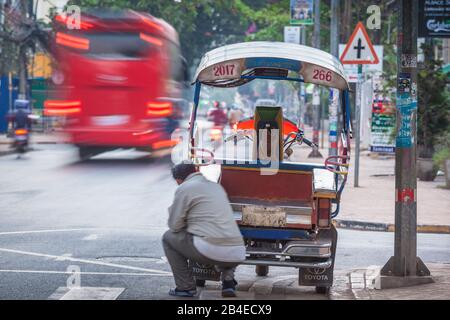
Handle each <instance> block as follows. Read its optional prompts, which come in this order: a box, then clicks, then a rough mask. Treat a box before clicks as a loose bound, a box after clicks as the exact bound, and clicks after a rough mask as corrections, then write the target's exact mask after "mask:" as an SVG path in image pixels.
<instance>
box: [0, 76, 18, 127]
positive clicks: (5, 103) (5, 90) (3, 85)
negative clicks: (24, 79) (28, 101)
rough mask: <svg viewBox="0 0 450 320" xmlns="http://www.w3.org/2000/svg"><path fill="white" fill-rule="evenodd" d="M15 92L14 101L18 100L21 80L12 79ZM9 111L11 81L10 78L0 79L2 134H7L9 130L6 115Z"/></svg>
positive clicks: (0, 123)
mask: <svg viewBox="0 0 450 320" xmlns="http://www.w3.org/2000/svg"><path fill="white" fill-rule="evenodd" d="M12 83H13V91H12V100H13V102H14V100H16V99H17V94H18V91H19V79H15V78H13V79H12ZM8 110H9V81H8V76H2V77H0V133H6V131H7V129H8V123H7V121H6V114H7V113H8Z"/></svg>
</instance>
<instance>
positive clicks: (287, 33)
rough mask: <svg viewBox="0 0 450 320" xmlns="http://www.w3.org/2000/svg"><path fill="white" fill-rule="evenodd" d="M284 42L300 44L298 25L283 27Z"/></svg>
mask: <svg viewBox="0 0 450 320" xmlns="http://www.w3.org/2000/svg"><path fill="white" fill-rule="evenodd" d="M284 42H288V43H296V44H300V27H288V26H286V27H284Z"/></svg>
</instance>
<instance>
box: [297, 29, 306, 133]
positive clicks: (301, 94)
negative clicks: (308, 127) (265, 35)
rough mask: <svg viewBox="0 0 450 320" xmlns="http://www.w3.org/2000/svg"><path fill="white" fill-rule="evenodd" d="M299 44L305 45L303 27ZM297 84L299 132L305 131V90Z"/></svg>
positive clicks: (303, 85) (302, 84) (301, 85)
mask: <svg viewBox="0 0 450 320" xmlns="http://www.w3.org/2000/svg"><path fill="white" fill-rule="evenodd" d="M300 44H302V45H306V27H305V26H304V25H302V26H300ZM299 84H300V90H299V98H300V108H299V116H298V123H299V126H298V127H299V128H300V129H301V130H305V109H306V105H305V104H306V101H305V95H306V88H305V83H303V82H299Z"/></svg>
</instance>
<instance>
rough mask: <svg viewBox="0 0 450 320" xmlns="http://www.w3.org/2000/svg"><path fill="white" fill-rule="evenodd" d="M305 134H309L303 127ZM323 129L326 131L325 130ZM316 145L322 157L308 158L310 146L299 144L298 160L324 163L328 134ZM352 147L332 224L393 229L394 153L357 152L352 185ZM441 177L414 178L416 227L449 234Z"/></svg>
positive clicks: (449, 211) (449, 208)
mask: <svg viewBox="0 0 450 320" xmlns="http://www.w3.org/2000/svg"><path fill="white" fill-rule="evenodd" d="M305 132H306V133H305V134H306V136H307V137H311V136H312V130H311V128H310V127H306V130H305ZM325 132H326V131H325ZM324 146H325V147H326V148H320V149H319V150H320V153H321V154H322V155H323V158H313V159H308V158H307V154H308V153H309V152H310V150H311V149H308V148H306V149H305V147H303V146H302V150H301V155H300V159H298V161H301V162H303V161H313V162H317V163H324V161H325V159H326V157H327V155H328V137H327V136H326V135H325V139H324ZM354 173H355V146H354V141H352V145H351V159H350V170H349V175H348V179H347V184H346V186H345V189H344V191H343V193H342V198H341V200H342V201H341V208H340V211H339V215H338V216H337V217H336V219H335V221H334V223H335V225H336V226H337V227H340V228H350V229H359V230H373V231H394V223H395V155H389V156H381V155H378V154H372V153H371V152H369V151H361V154H360V158H359V187H358V188H355V187H354ZM444 186H445V178H444V176H443V175H440V176H437V177H436V179H435V180H434V181H432V182H425V181H420V180H417V230H418V232H424V233H450V190H449V189H445V188H443V187H444Z"/></svg>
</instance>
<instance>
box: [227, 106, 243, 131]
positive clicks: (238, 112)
mask: <svg viewBox="0 0 450 320" xmlns="http://www.w3.org/2000/svg"><path fill="white" fill-rule="evenodd" d="M243 115H244V111H243V110H242V109H241V108H239V107H238V106H237V105H236V104H233V105H232V107H231V110H230V113H229V114H228V119H229V123H230V127H231V128H234V125H237V124H238V123H239V121H241V119H242V117H243Z"/></svg>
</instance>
